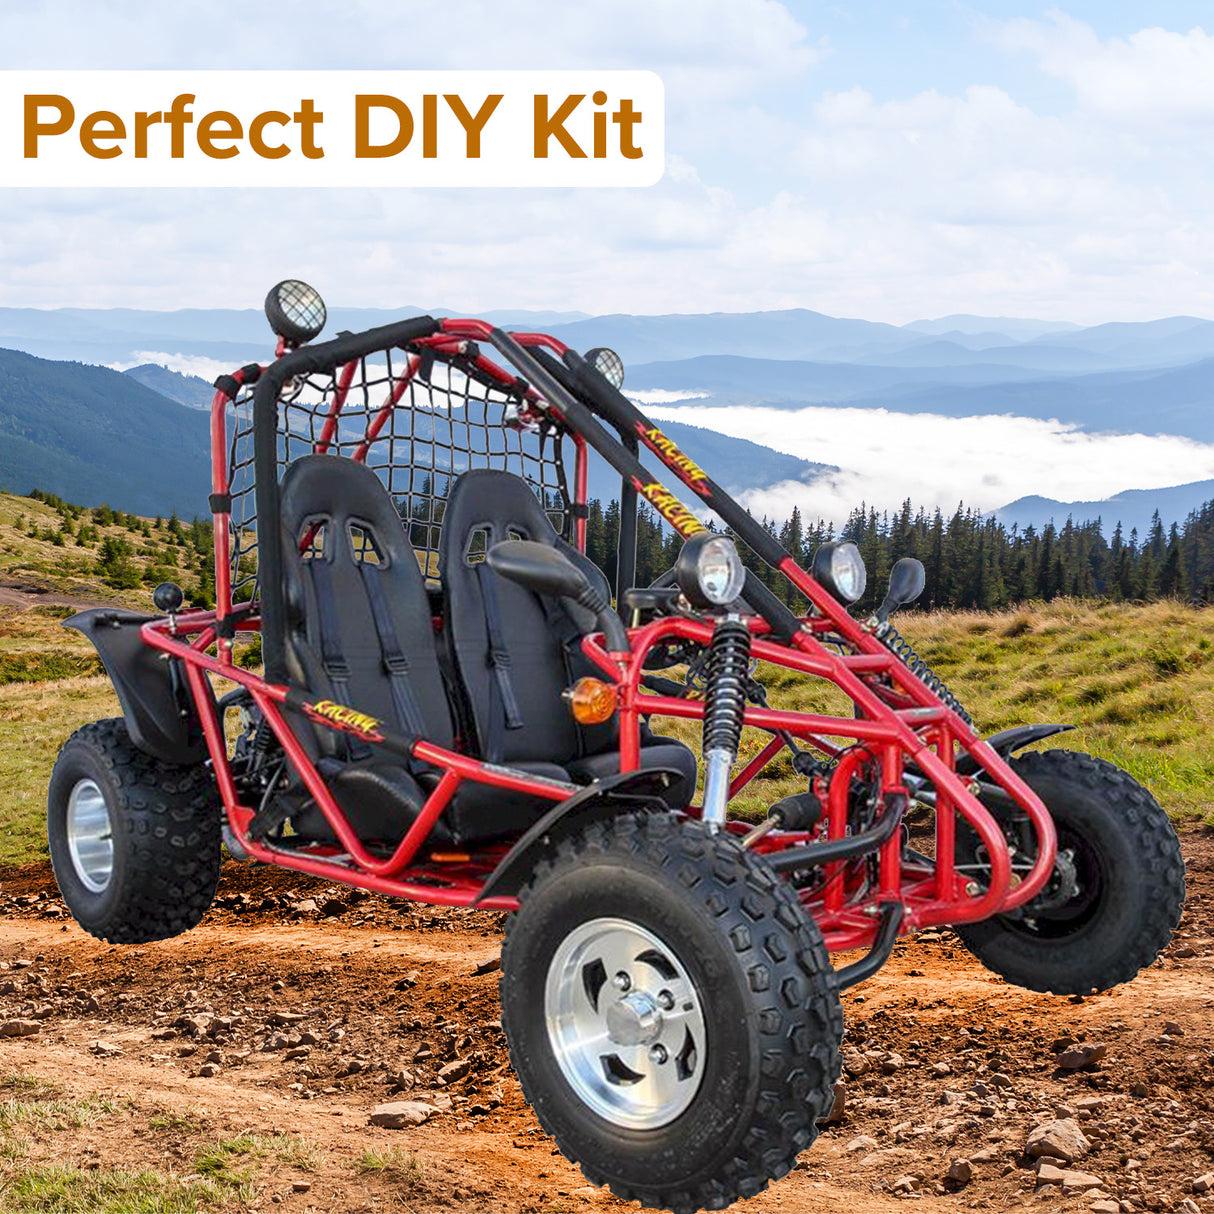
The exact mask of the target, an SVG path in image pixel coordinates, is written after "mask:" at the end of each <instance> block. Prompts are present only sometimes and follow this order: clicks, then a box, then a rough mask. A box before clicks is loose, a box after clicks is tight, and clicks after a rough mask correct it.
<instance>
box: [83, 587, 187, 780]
mask: <svg viewBox="0 0 1214 1214" xmlns="http://www.w3.org/2000/svg"><path fill="white" fill-rule="evenodd" d="M156 618H157V617H156V616H150V615H140V614H139V613H138V612H135V611H124V610H123V609H122V608H120V607H94V608H92V609H91V610H90V611H80V612H77V613H76V614H75V615H73V616H71V617H69V618H68V619H66V620H64V621H63V626H64V628H73V629H75V630H76V631H77V632H82V633H83V634H84V635H85V636H86V637H88V639H89V640H90V641H92V643H93V647H94V648H95V649H96V650H97V653H98V654H99V655H100V656H101V661H102V663H103V665H104V666H105V672H106V674H108V675H109V677H110V682H111V683H113V684H114V690H115V691H116V692H117V693H118V702H119V703H120V704H121V705H122V715H123V718H124V720H125V721H126V727H127V731H128V732H129V733H130V735H131V741H133V742H134V743H135V745H136V746H138V747H139V748H140V749H141V750H144V751H146V752H147V753H148V754H150V755H152V756H154V757H155V758H157V759H161V760H163V761H164V762H165V763H174V764H177V765H178V766H186V765H188V764H191V763H200V762H201V761H202V760H203V759H204V758H205V757H206V744H205V742H204V740H203V737H202V730H201V729H200V727H199V725H198V719H197V716H196V714H195V713H194V712H193V711H192V710H191V709H190V708H189V707H188V706H187V701H186V697H185V694H184V692H183V690H182V689H181V687H180V685H179V679H178V678H177V676H176V674H175V672H174V669H173V662H172V660H171V659H170V658H169V656H168V655H167V654H164V653H160V652H158V651H157V650H155V649H152V648H151V647H150V646H149V645H145V644H144V642H143V638H142V637H141V636H140V635H139V630H140V628H142V627H143V625H144V624H146V623H147V622H148V621H149V620H153V619H156Z"/></svg>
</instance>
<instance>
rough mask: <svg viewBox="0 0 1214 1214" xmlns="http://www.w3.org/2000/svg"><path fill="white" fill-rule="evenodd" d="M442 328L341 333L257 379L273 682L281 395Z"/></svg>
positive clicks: (278, 624)
mask: <svg viewBox="0 0 1214 1214" xmlns="http://www.w3.org/2000/svg"><path fill="white" fill-rule="evenodd" d="M438 331H439V323H438V321H436V320H435V319H434V318H433V317H432V316H415V317H412V318H410V319H409V320H402V321H397V322H396V323H395V324H390V325H380V326H379V327H378V328H376V329H368V330H367V331H366V332H364V333H351V334H347V335H346V336H344V337H336V338H334V339H333V340H332V341H326V342H321V343H320V344H319V345H314V346H311V345H310V346H301V347H300V348H299V349H298V350H293V351H292V352H291V353H290V354H287V355H285V356H284V357H282V358H280V359H278V361H277V362H274V363H271V364H270V365H269V366H268V367H267V368H266V369H265V371H264V372H263V373H262V376H261V378H260V379H259V380H258V382H257V387H256V389H255V390H254V392H253V471H254V476H255V478H256V488H255V501H256V505H257V549H258V555H257V563H258V570H257V582H258V595H259V598H260V601H261V637H262V646H263V654H264V661H265V677H266V680H267V682H271V683H285V682H286V681H287V662H286V643H287V630H286V609H285V603H284V598H283V554H282V532H281V528H280V527H279V508H278V394H279V392H280V391H281V390H282V386H283V384H284V383H286V381H287V380H288V379H293V378H295V377H296V376H299V375H311V374H314V373H316V372H318V371H333V370H336V368H338V367H339V366H341V365H343V364H344V363H348V362H350V361H351V360H352V359H355V358H365V357H366V356H367V355H369V354H377V353H380V352H382V351H384V350H391V349H393V348H395V347H397V346H405V345H408V344H409V342H412V341H416V340H417V339H418V338H419V337H429V336H431V335H432V334H434V333H437V332H438Z"/></svg>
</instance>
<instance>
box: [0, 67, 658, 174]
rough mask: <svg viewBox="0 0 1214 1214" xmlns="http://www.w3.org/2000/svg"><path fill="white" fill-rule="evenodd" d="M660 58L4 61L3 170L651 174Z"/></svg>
mask: <svg viewBox="0 0 1214 1214" xmlns="http://www.w3.org/2000/svg"><path fill="white" fill-rule="evenodd" d="M663 105H664V90H663V86H662V81H661V79H660V78H659V77H658V76H656V75H655V74H654V73H653V72H609V71H592V70H586V71H552V72H548V71H544V72H512V71H486V72H476V71H459V72H443V71H433V72H431V71H426V72H381V71H374V72H350V71H338V72H316V71H307V72H299V71H289V72H288V71H283V72H252V71H250V72H226V71H219V72H207V71H156V72H108V71H107V72H85V71H80V72H76V71H19V72H0V185H4V186H51V187H62V186H89V187H95V186H133V187H144V186H259V187H260V186H296V187H299V186H358V187H363V188H365V187H369V186H370V187H383V186H646V185H653V184H654V183H655V182H656V181H658V179H659V178H660V177H661V176H662V170H663V167H664V159H665V130H664V113H663Z"/></svg>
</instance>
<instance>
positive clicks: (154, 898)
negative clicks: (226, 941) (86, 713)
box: [47, 718, 220, 944]
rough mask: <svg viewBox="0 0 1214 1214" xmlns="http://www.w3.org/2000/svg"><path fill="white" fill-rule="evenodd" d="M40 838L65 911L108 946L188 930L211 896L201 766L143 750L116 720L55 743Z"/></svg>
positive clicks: (208, 806) (213, 796)
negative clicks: (43, 833) (164, 758)
mask: <svg viewBox="0 0 1214 1214" xmlns="http://www.w3.org/2000/svg"><path fill="white" fill-rule="evenodd" d="M47 836H48V840H49V843H50V852H51V863H52V865H53V866H54V869H55V880H56V881H57V882H58V884H59V890H60V892H61V893H62V894H63V900H64V902H66V903H67V907H68V910H70V911H71V912H72V916H73V917H74V918H75V920H76V922H77V923H79V924H80V926H81V927H82V928H84V930H85V931H87V932H89V933H90V934H92V935H94V936H96V937H98V938H99V939H101V940H108V941H109V942H110V943H112V944H144V943H147V942H148V941H151V940H164V939H167V938H168V937H170V936H177V935H180V933H182V932H185V931H189V929H190V928H192V927H194V926H195V925H196V924H197V923H198V922H199V920H201V919H202V917H203V915H205V914H206V912H207V908H208V907H209V906H210V905H211V900H212V899H213V898H214V896H215V887H216V886H217V885H218V883H219V843H220V806H219V794H218V791H217V789H216V786H215V780H214V777H213V776H212V774H211V771H210V769H209V768H207V767H205V766H204V765H203V764H198V765H196V766H190V767H175V766H172V765H170V764H168V763H162V762H160V760H158V759H154V758H152V757H151V756H150V755H148V754H147V753H146V752H144V751H142V750H140V749H139V748H138V747H137V746H136V745H135V744H134V743H133V742H132V741H131V738H130V735H129V734H128V733H127V729H126V725H125V724H124V722H123V721H122V719H121V718H113V719H110V720H105V721H96V722H94V723H93V724H91V725H85V726H83V727H82V728H80V729H78V730H76V732H75V733H74V734H72V736H71V737H70V738H68V740H67V741H66V742H65V743H64V745H63V749H62V750H60V752H59V757H58V759H57V760H56V762H55V769H54V771H53V772H52V774H51V783H50V792H49V795H48V797H47Z"/></svg>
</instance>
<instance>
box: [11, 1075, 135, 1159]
mask: <svg viewBox="0 0 1214 1214" xmlns="http://www.w3.org/2000/svg"><path fill="white" fill-rule="evenodd" d="M0 1094H2V1095H0V1142H8V1141H10V1139H11V1138H12V1137H13V1131H14V1130H15V1129H23V1130H29V1131H31V1132H35V1133H36V1132H40V1131H47V1130H63V1129H69V1128H77V1129H79V1128H81V1127H83V1126H92V1125H96V1124H97V1123H98V1122H99V1121H100V1120H101V1119H102V1118H103V1117H108V1116H109V1115H110V1114H111V1113H116V1112H118V1111H119V1107H120V1106H119V1104H118V1103H117V1101H114V1100H111V1099H110V1098H109V1097H108V1096H88V1097H84V1098H82V1099H73V1098H71V1097H68V1096H64V1095H63V1094H62V1089H61V1088H60V1087H59V1086H58V1085H57V1084H54V1083H49V1082H47V1081H46V1080H43V1079H39V1078H38V1077H37V1076H35V1075H26V1074H23V1073H21V1072H17V1071H12V1072H6V1073H5V1074H2V1075H0Z"/></svg>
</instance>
